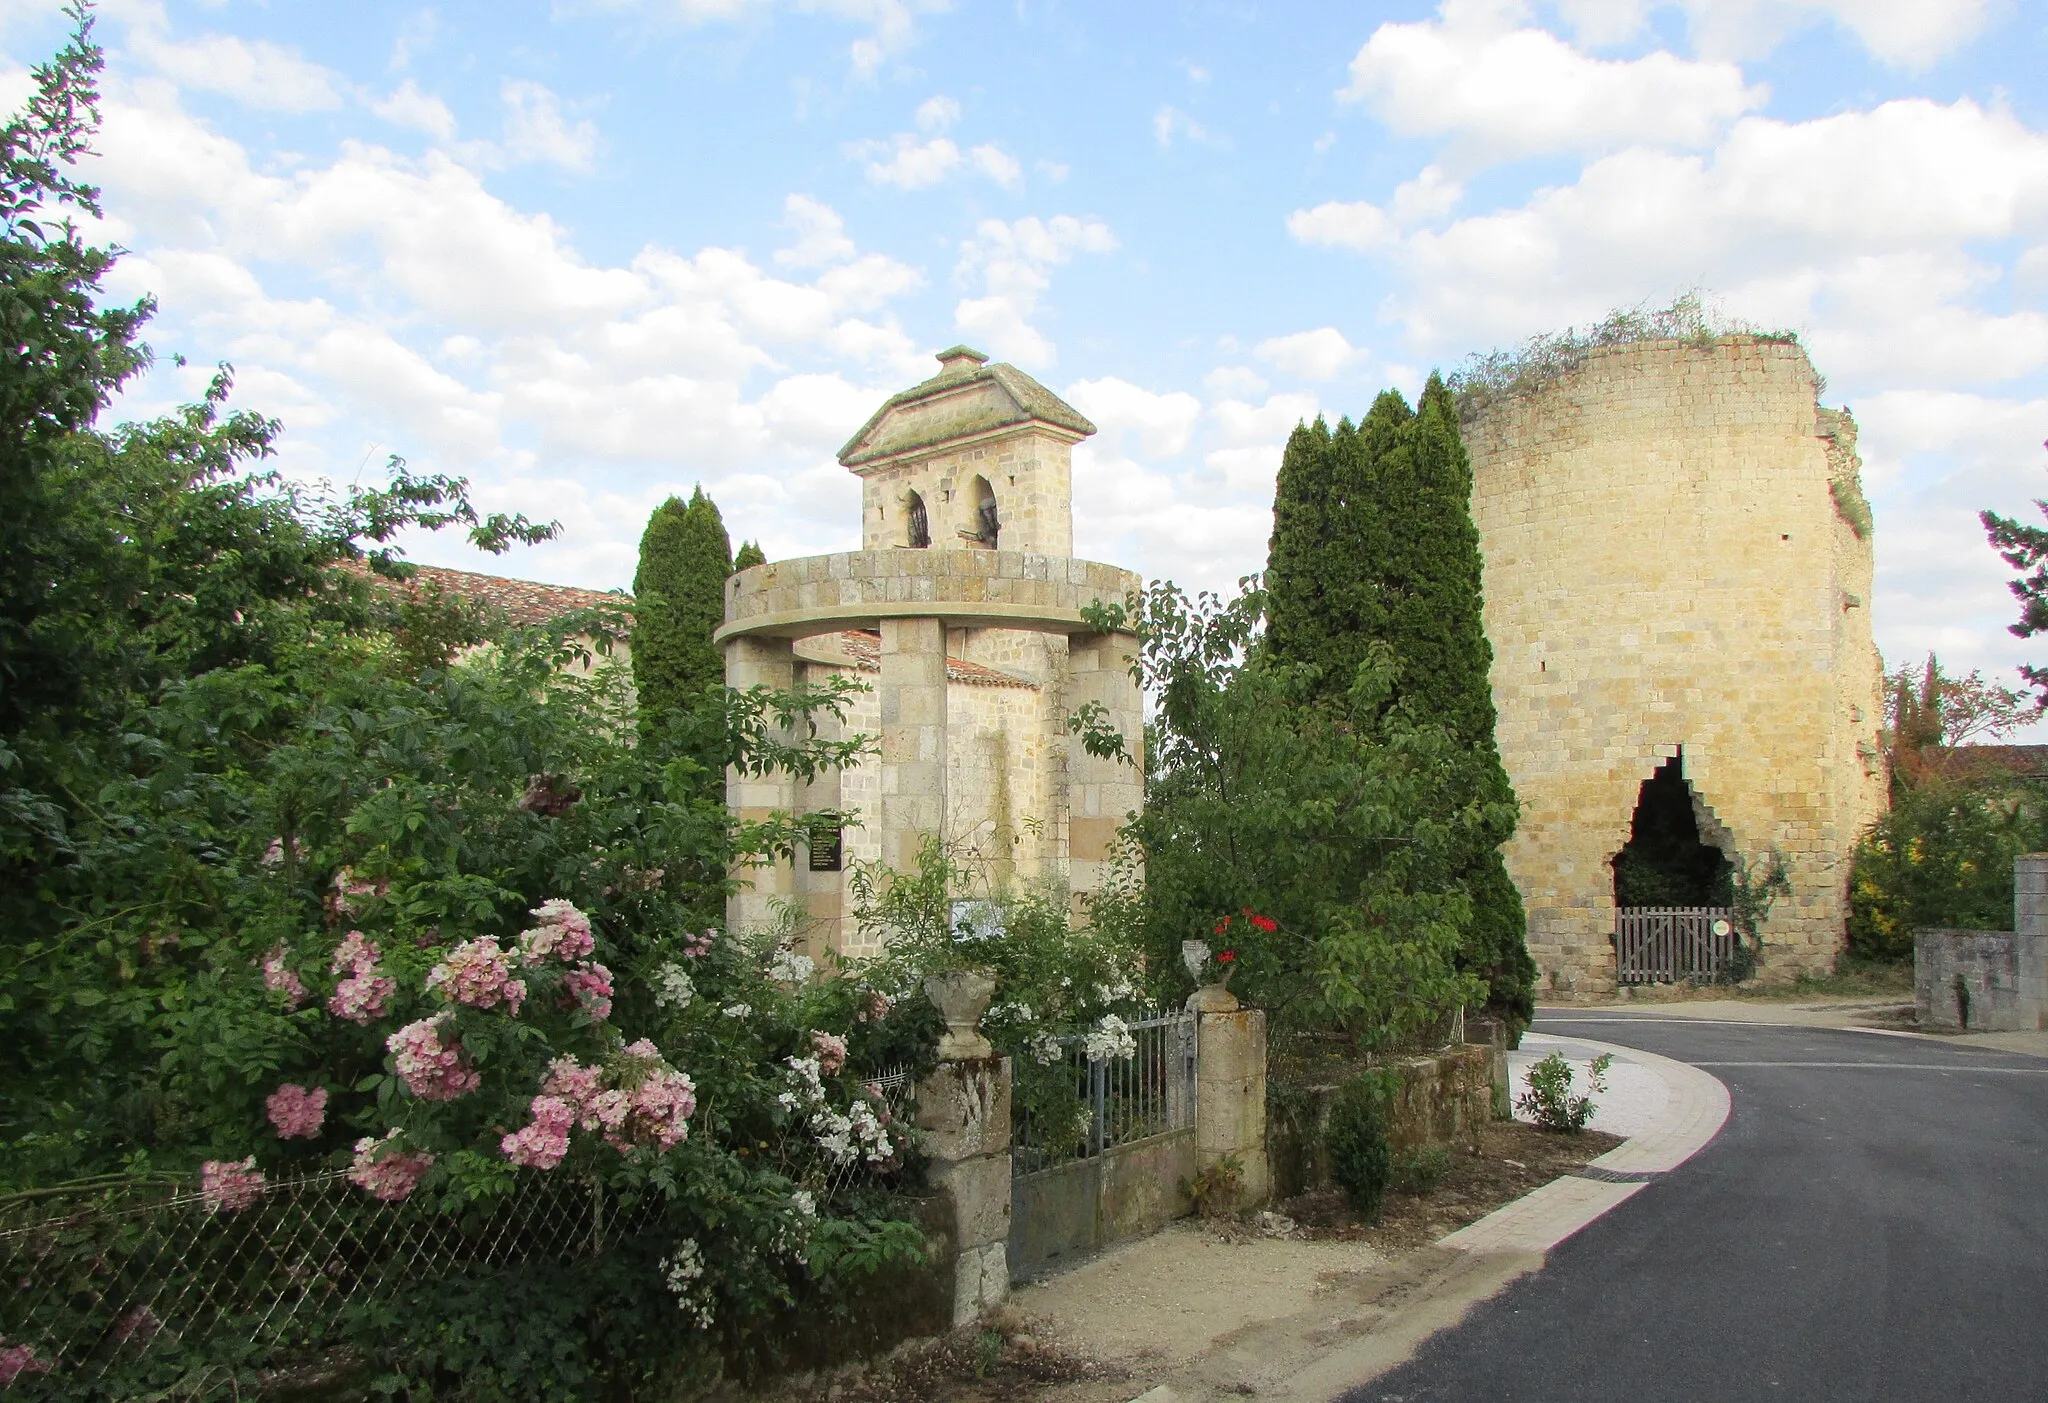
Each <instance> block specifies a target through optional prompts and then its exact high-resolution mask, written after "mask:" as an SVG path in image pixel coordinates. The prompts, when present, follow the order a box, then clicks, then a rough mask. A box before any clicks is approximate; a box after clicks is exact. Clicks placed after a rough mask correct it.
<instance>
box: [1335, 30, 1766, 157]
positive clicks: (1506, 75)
mask: <svg viewBox="0 0 2048 1403" xmlns="http://www.w3.org/2000/svg"><path fill="white" fill-rule="evenodd" d="M1503 18H1504V16H1503V15H1502V14H1501V13H1500V12H1498V11H1494V12H1489V13H1483V14H1472V13H1469V7H1464V6H1459V5H1456V4H1447V5H1446V6H1445V17H1444V18H1443V19H1440V20H1433V21H1423V22H1420V23H1414V24H1392V23H1390V24H1382V25H1381V26H1380V27H1379V28H1378V29H1376V30H1374V31H1373V33H1372V36H1371V37H1370V38H1368V39H1367V40H1366V42H1365V44H1364V46H1363V47H1362V48H1360V49H1359V51H1358V53H1357V55H1356V56H1355V57H1354V58H1353V59H1352V60H1351V81H1350V83H1349V84H1347V85H1346V86H1345V87H1344V88H1343V89H1342V90H1341V91H1340V92H1339V93H1338V97H1339V98H1340V99H1342V100H1344V101H1346V102H1357V103H1362V104H1364V105H1366V106H1367V107H1369V108H1370V109H1371V110H1372V111H1373V113H1374V114H1375V115H1376V116H1378V117H1379V118H1380V120H1381V121H1383V122H1385V123H1386V124H1387V125H1388V126H1389V127H1391V128H1392V129H1393V130H1394V131H1396V132H1398V133H1400V134H1402V135H1404V136H1441V137H1450V138H1453V139H1454V140H1455V142H1456V144H1457V146H1458V147H1459V149H1460V150H1461V151H1462V152H1463V153H1464V154H1465V155H1466V157H1467V158H1468V159H1470V160H1474V161H1489V160H1503V159H1508V158H1513V157H1518V156H1533V155H1540V154H1545V153H1552V152H1594V151H1608V150H1614V149H1616V148H1619V147H1623V146H1634V145H1645V144H1647V145H1657V146H1679V147H1701V146H1707V145H1710V144H1711V143H1712V142H1713V140H1714V138H1715V136H1716V135H1717V134H1718V133H1719V132H1720V131H1721V130H1722V129H1723V128H1724V127H1725V126H1726V125H1727V124H1728V123H1729V122H1730V121H1732V120H1734V119H1735V118H1737V117H1739V116H1741V115H1742V114H1743V113H1744V112H1747V111H1749V110H1751V109H1753V108H1756V107H1760V106H1762V104H1763V102H1764V100H1765V98H1766V96H1767V93H1766V90H1765V89H1764V88H1762V87H1760V86H1759V87H1751V86H1749V85H1747V84H1745V83H1744V82H1743V78H1742V71H1741V70H1740V69H1739V68H1737V67H1735V65H1733V64H1731V63H1700V62H1693V61H1689V60H1685V59H1681V58H1678V57H1676V56H1674V55H1672V54H1669V53H1664V52H1658V53H1652V54H1649V55H1647V56H1645V57H1643V58H1639V59H1629V60H1613V59H1597V58H1590V57H1588V56H1586V55H1585V54H1582V53H1580V52H1578V51H1577V50H1576V49H1573V48H1572V47H1571V46H1570V45H1569V44H1566V43H1565V42H1564V41H1563V40H1561V39H1559V38H1558V37H1557V36H1556V35H1554V34H1551V33H1549V32H1548V31H1547V30H1542V29H1534V28H1518V29H1510V28H1504V27H1502V26H1501V23H1500V21H1501V20H1502V19H1503Z"/></svg>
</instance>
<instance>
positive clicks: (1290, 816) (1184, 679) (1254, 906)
mask: <svg viewBox="0 0 2048 1403" xmlns="http://www.w3.org/2000/svg"><path fill="white" fill-rule="evenodd" d="M1266 609H1267V602H1266V599H1265V596H1264V595H1263V594H1262V593H1261V592H1260V591H1258V590H1256V589H1247V590H1245V591H1243V592H1242V593H1240V594H1239V596H1238V597H1237V598H1236V599H1233V600H1228V601H1226V600H1221V599H1217V598H1216V597H1214V596H1211V595H1203V596H1200V597H1199V598H1197V599H1195V600H1189V599H1188V598H1187V597H1186V596H1185V595H1184V594H1182V593H1181V591H1180V590H1179V589H1177V588H1176V587H1175V586H1173V585H1172V584H1171V583H1166V582H1162V583H1159V584H1156V585H1154V586H1153V587H1152V588H1151V589H1150V590H1149V591H1148V592H1147V593H1146V594H1145V595H1143V596H1141V597H1140V599H1139V600H1138V601H1137V605H1136V609H1135V612H1134V614H1132V615H1130V616H1123V615H1122V614H1121V613H1120V611H1106V612H1105V615H1104V617H1102V618H1101V619H1100V620H1099V622H1100V624H1101V626H1102V627H1104V628H1110V627H1123V628H1131V629H1134V630H1135V631H1136V632H1137V634H1138V637H1139V639H1140V640H1141V645H1142V646H1141V649H1140V656H1139V660H1138V668H1139V672H1140V677H1141V680H1142V681H1143V682H1144V683H1145V684H1146V687H1147V689H1148V691H1149V692H1150V693H1151V694H1152V696H1153V697H1154V698H1155V699H1156V706H1157V709H1156V713H1155V716H1154V721H1153V725H1152V726H1151V727H1150V728H1149V735H1148V741H1147V747H1146V750H1147V755H1148V757H1149V759H1150V761H1151V764H1152V766H1153V770H1152V774H1151V775H1150V777H1149V779H1148V782H1147V786H1146V802H1145V810H1144V812H1143V813H1142V814H1140V815H1138V817H1137V818H1136V819H1135V820H1134V821H1133V822H1132V824H1131V825H1130V826H1129V827H1128V828H1126V830H1125V835H1126V839H1127V841H1128V842H1129V843H1130V844H1131V845H1132V851H1131V852H1130V854H1129V856H1130V857H1132V858H1133V859H1141V860H1142V861H1141V864H1140V863H1139V862H1137V861H1134V862H1133V864H1132V865H1131V866H1130V867H1128V868H1126V869H1124V873H1123V876H1124V881H1123V882H1122V883H1120V884H1114V885H1112V887H1111V888H1110V890H1109V891H1107V892H1106V893H1104V894H1103V895H1102V896H1101V897H1100V898H1099V899H1098V900H1097V902H1096V903H1095V906H1094V908H1093V910H1092V911H1091V915H1092V917H1093V918H1094V919H1095V921H1096V922H1097V924H1098V925H1101V926H1103V927H1105V928H1107V929H1109V930H1111V931H1115V932H1118V933H1120V934H1123V935H1124V936H1125V937H1126V938H1130V939H1134V940H1135V941H1137V942H1138V943H1140V944H1141V945H1142V946H1143V948H1144V949H1145V951H1146V955H1147V965H1148V968H1150V969H1151V970H1153V971H1154V972H1155V974H1156V975H1158V976H1159V977H1163V978H1166V979H1170V980H1174V981H1178V980H1179V979H1180V977H1181V976H1180V973H1179V971H1180V970H1181V958H1180V954H1181V943H1182V942H1183V941H1187V940H1205V941H1213V940H1217V939H1218V938H1219V932H1218V926H1219V924H1220V923H1221V921H1222V920H1223V918H1229V917H1233V916H1236V915H1239V914H1241V913H1242V912H1244V911H1245V909H1246V908H1249V909H1250V911H1251V912H1253V913H1255V914H1256V915H1258V916H1259V917H1261V918H1262V920H1263V921H1264V922H1266V923H1267V924H1268V925H1270V929H1267V928H1266V926H1264V925H1261V924H1259V923H1256V922H1250V921H1244V922H1234V923H1232V924H1231V926H1230V927H1229V929H1230V931H1232V932H1234V933H1233V934H1232V935H1231V939H1232V940H1233V942H1234V944H1235V948H1234V950H1233V953H1234V955H1235V956H1236V958H1235V960H1234V961H1233V964H1234V965H1235V967H1236V968H1237V969H1238V970H1239V971H1240V973H1239V974H1238V976H1237V978H1236V982H1235V983H1234V984H1233V986H1232V987H1233V989H1235V990H1236V991H1237V992H1238V993H1240V994H1242V995H1244V996H1245V997H1246V998H1247V999H1248V1000H1249V1001H1250V1002H1252V1003H1253V1004H1255V1005H1257V1006H1259V1007H1261V1008H1265V1009H1267V1010H1269V1012H1270V1014H1271V1016H1272V1018H1273V1019H1274V1021H1275V1024H1276V1026H1277V1027H1279V1028H1283V1029H1290V1030H1299V1029H1308V1030H1319V1031H1329V1030H1338V1031H1342V1032H1344V1033H1347V1034H1349V1035H1350V1036H1351V1037H1352V1038H1353V1039H1354V1040H1355V1041H1356V1042H1357V1043H1358V1044H1359V1045H1361V1046H1364V1047H1367V1048H1374V1047H1383V1046H1387V1045H1390V1044H1393V1043H1396V1042H1399V1041H1400V1040H1402V1039H1403V1038H1406V1037H1409V1036H1411V1035H1413V1034H1415V1033H1418V1032H1420V1031H1422V1030H1423V1029H1425V1028H1428V1027H1430V1026H1432V1025H1433V1024H1435V1023H1436V1022H1438V1021H1439V1020H1441V1019H1442V1018H1443V1017H1444V1016H1446V1015H1447V1014H1448V1013H1449V1012H1450V1011H1452V1010H1454V1009H1456V1008H1459V1007H1462V1006H1464V1005H1465V1004H1466V1003H1467V1002H1468V1001H1471V1000H1474V999H1477V998H1478V997H1480V996H1481V995H1482V992H1483V991H1482V988H1481V986H1480V985H1479V983H1478V981H1477V980H1475V979H1473V978H1472V977H1471V976H1470V975H1468V974H1466V973H1463V972H1462V971H1460V969H1459V968H1458V964H1457V959H1456V955H1457V952H1458V950H1459V946H1460V942H1461V938H1462V936H1463V933H1464V932H1465V931H1466V929H1467V928H1468V927H1469V925H1470V923H1471V913H1472V898H1471V895H1470V894H1469V892H1468V891H1467V890H1466V888H1465V886H1464V884H1463V883H1461V882H1460V881H1459V880H1457V878H1456V875H1455V871H1454V864H1455V861H1456V858H1457V856H1458V855H1459V854H1460V853H1461V852H1462V851H1463V850H1464V848H1465V846H1466V845H1467V844H1468V843H1469V842H1470V841H1471V839H1470V836H1469V835H1470V833H1471V832H1473V831H1475V830H1484V829H1488V828H1491V827H1497V826H1498V825H1499V824H1500V823H1502V822H1503V821H1504V818H1505V816H1504V815H1502V814H1501V813H1499V812H1498V811H1497V809H1498V806H1489V805H1487V804H1484V803H1468V802H1466V801H1465V799H1464V798H1463V797H1462V795H1461V787H1462V783H1461V780H1460V770H1461V766H1462V764H1463V757H1462V754H1461V751H1460V748H1459V746H1458V745H1457V743H1456V741H1455V740H1454V738H1453V737H1452V736H1451V735H1450V733H1449V732H1448V731H1446V730H1445V729H1444V728H1442V727H1440V726H1436V725H1432V724H1430V723H1428V722H1427V721H1424V720H1419V719H1416V718H1414V717H1412V716H1411V715H1410V713H1409V712H1408V711H1407V710H1406V709H1394V710H1389V709H1388V708H1387V699H1388V696H1389V694H1390V693H1391V691H1392V689H1393V687H1394V685H1395V674H1396V667H1395V663H1394V660H1393V658H1392V655H1391V653H1390V652H1389V651H1388V650H1387V648H1386V647H1385V645H1384V644H1377V645H1374V646H1373V647H1372V648H1371V649H1370V650H1369V651H1368V653H1367V655H1366V657H1365V659H1364V661H1363V662H1362V663H1361V664H1360V666H1359V668H1358V671H1357V673H1356V674H1355V676H1354V678H1353V685H1352V689H1351V691H1350V692H1348V693H1346V694H1345V696H1344V697H1342V698H1341V699H1337V700H1324V701H1317V700H1316V699H1315V697H1314V695H1313V691H1314V688H1315V687H1316V686H1317V685H1319V683H1320V679H1321V673H1320V671H1319V670H1318V669H1315V668H1312V667H1306V666H1302V665H1297V664H1292V663H1283V662H1279V661H1277V660H1275V659H1274V658H1273V657H1272V656H1271V655H1270V652H1269V651H1268V650H1266V649H1265V648H1263V647H1262V646H1261V634H1262V632H1263V623H1264V619H1265V617H1266ZM1368 723H1369V724H1368ZM1140 865H1141V866H1142V872H1143V877H1142V881H1140V880H1139V879H1138V870H1139V866H1140Z"/></svg>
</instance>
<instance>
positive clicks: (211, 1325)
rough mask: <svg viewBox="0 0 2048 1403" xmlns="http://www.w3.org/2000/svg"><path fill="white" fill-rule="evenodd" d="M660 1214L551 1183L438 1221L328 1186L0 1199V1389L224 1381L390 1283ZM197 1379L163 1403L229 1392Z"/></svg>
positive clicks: (324, 1181) (562, 1255) (134, 1190)
mask: <svg viewBox="0 0 2048 1403" xmlns="http://www.w3.org/2000/svg"><path fill="white" fill-rule="evenodd" d="M659 1211H660V1205H659V1204H658V1203H645V1204H642V1205H640V1206H639V1207H637V1208H632V1209H621V1208H620V1207H619V1206H618V1205H617V1204H616V1203H611V1202H608V1200H607V1198H606V1196H605V1195H604V1193H603V1192H602V1191H601V1190H600V1189H599V1188H598V1186H597V1185H596V1184H594V1183H593V1182H591V1181H589V1180H580V1179H573V1178H567V1177H564V1178H560V1179H554V1178H545V1179H537V1180H533V1181H531V1182H529V1183H523V1184H522V1185H521V1186H520V1188H519V1190H518V1191H516V1192H515V1193H513V1194H511V1195H508V1196H506V1197H505V1198H503V1199H500V1200H498V1201H496V1202H494V1203H491V1204H489V1205H487V1206H472V1207H471V1208H469V1209H467V1210H463V1211H457V1212H446V1213H444V1212H436V1211H433V1209H431V1208H430V1207H428V1206H426V1205H423V1204H421V1205H415V1204H385V1203H379V1202H377V1201H375V1200H373V1199H370V1198H369V1197H368V1196H366V1195H365V1194H364V1193H363V1191H362V1190H361V1189H359V1188H357V1187H356V1186H355V1185H353V1184H351V1183H350V1182H349V1181H348V1178H347V1176H346V1174H344V1173H341V1172H335V1173H327V1174H315V1175H308V1176H304V1177H298V1178H288V1179H279V1180H274V1181H272V1182H270V1183H268V1184H266V1185H265V1186H264V1189H263V1192H262V1194H261V1195H260V1197H258V1198H257V1199H256V1200H255V1201H254V1202H253V1203H250V1204H249V1205H248V1206H246V1207H243V1208H239V1209H228V1208H225V1207H222V1206H220V1205H219V1204H218V1203H217V1202H212V1201H209V1199H208V1198H207V1196H206V1195H204V1194H201V1193H199V1192H196V1191H194V1190H193V1189H192V1188H191V1186H190V1185H189V1183H178V1182H171V1181H165V1180H161V1179H157V1180H145V1181H136V1180H125V1181H103V1182H99V1183H92V1184H86V1185H80V1186H74V1187H69V1188H64V1189H55V1190H44V1191H36V1192H31V1193H27V1194H19V1195H15V1196H14V1197H12V1198H11V1199H8V1200H6V1201H4V1202H0V1387H4V1388H8V1389H10V1390H12V1389H16V1388H22V1387H24V1386H33V1385H41V1388H40V1389H36V1390H35V1391H38V1392H42V1393H45V1394H46V1395H47V1396H50V1397H67V1396H71V1395H72V1393H73V1392H75V1391H83V1390H84V1389H85V1388H86V1387H87V1386H90V1385H93V1384H96V1383H100V1382H102V1381H103V1380H105V1379H107V1378H108V1377H109V1376H110V1375H111V1374H114V1373H116V1372H119V1373H123V1374H126V1373H130V1372H134V1371H136V1370H137V1369H138V1368H139V1367H140V1366H143V1365H145V1364H147V1363H149V1362H151V1360H150V1356H151V1355H153V1354H155V1355H158V1356H166V1355H175V1356H177V1357H178V1358H179V1359H181V1360H190V1361H199V1360H218V1361H221V1364H220V1368H221V1369H222V1370H224V1371H225V1372H226V1373H227V1374H232V1373H233V1370H234V1366H235V1364H236V1363H238V1362H247V1361H256V1360H275V1359H277V1358H280V1357H283V1356H289V1355H290V1354H291V1353H292V1351H294V1350H295V1349H308V1348H317V1347H318V1346H319V1345H320V1344H321V1342H322V1341H323V1340H324V1339H325V1338H327V1336H328V1334H329V1332H330V1331H331V1329H332V1327H333V1325H334V1323H335V1321H336V1319H337V1317H339V1316H340V1315H341V1313H342V1312H343V1311H345V1310H346V1309H347V1308H349V1307H351V1306H357V1305H364V1304H367V1303H369V1302H371V1301H373V1300H375V1299H377V1298H378V1297H381V1296H385V1295H388V1294H389V1293H390V1292H392V1291H393V1290H394V1289H395V1288H396V1287H397V1286H399V1285H400V1284H401V1283H404V1282H408V1281H418V1280H421V1279H431V1278H432V1277H434V1276H436V1275H439V1274H442V1273H446V1272H450V1271H454V1270H460V1269H469V1270H473V1269H476V1268H494V1267H503V1266H509V1265H512V1264H514V1263H518V1262H523V1261H531V1260H536V1259H548V1260H556V1261H562V1260H568V1259H571V1258H575V1257H579V1256H585V1255H590V1254H595V1253H597V1252H600V1251H602V1250H603V1249H604V1247H605V1245H606V1244H607V1242H613V1241H617V1240H619V1239H620V1238H622V1237H623V1236H624V1235H626V1234H629V1233H633V1232H636V1231H638V1230H639V1228H640V1226H642V1222H641V1220H643V1219H646V1218H647V1217H649V1215H650V1214H658V1212H659ZM167 1347H170V1348H167ZM209 1372H211V1371H210V1370H208V1369H205V1368H202V1369H200V1371H199V1375H200V1376H199V1377H196V1378H192V1379H187V1380H185V1381H184V1385H183V1387H182V1388H180V1389H178V1390H176V1391H175V1393H174V1396H185V1397H202V1396H208V1395H210V1394H212V1393H216V1392H223V1391H232V1385H231V1384H230V1383H229V1382H228V1381H227V1380H226V1378H222V1379H221V1380H220V1381H219V1387H218V1388H209V1387H208V1386H207V1378H206V1375H207V1374H208V1373H209Z"/></svg>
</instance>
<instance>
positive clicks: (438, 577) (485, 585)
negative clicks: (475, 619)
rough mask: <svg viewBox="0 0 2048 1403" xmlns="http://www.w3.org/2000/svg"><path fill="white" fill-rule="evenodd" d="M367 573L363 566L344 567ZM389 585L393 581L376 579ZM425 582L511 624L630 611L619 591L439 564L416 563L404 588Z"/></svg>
mask: <svg viewBox="0 0 2048 1403" xmlns="http://www.w3.org/2000/svg"><path fill="white" fill-rule="evenodd" d="M346 568H349V569H353V570H355V571H356V572H357V573H359V574H363V575H368V574H369V572H368V571H367V570H365V569H364V568H363V567H362V566H359V565H358V566H349V567H346ZM379 583H382V584H385V585H387V586H391V585H393V584H394V582H393V581H389V580H381V579H380V580H379ZM427 585H435V586H438V587H439V588H440V590H441V592H442V593H444V594H452V595H457V596H459V597H461V598H463V599H473V600H477V601H479V602H480V603H484V604H489V605H491V606H493V607H494V608H496V609H499V610H501V611H502V612H503V613H504V615H505V617H506V619H508V620H509V621H510V622H511V623H513V624H515V625H517V626H519V627H522V628H530V627H532V626H533V625H535V624H544V623H546V622H547V621H548V620H550V619H555V618H560V617H561V616H562V615H563V614H571V613H574V612H575V611H576V610H578V609H590V608H595V607H597V606H598V605H608V606H610V607H611V608H614V609H624V610H627V611H629V612H630V611H631V610H632V608H633V596H631V595H630V594H627V593H625V592H624V591H622V590H613V591H609V592H607V591H605V590H596V589H578V588H576V587H575V586H574V585H544V584H539V583H537V582H535V581H533V580H512V579H507V578H505V577H504V576H502V575H480V574H478V573H477V572H476V571H474V570H450V569H447V568H446V567H444V566H440V565H416V566H414V567H413V577H412V579H411V581H410V582H409V583H408V585H407V586H405V587H407V588H410V589H412V590H413V591H414V592H418V591H419V590H420V589H421V588H423V587H424V586H427Z"/></svg>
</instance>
